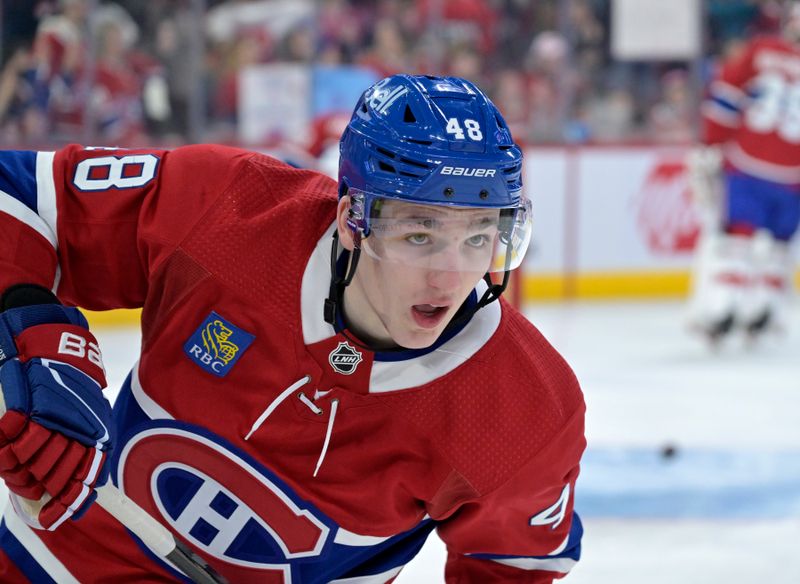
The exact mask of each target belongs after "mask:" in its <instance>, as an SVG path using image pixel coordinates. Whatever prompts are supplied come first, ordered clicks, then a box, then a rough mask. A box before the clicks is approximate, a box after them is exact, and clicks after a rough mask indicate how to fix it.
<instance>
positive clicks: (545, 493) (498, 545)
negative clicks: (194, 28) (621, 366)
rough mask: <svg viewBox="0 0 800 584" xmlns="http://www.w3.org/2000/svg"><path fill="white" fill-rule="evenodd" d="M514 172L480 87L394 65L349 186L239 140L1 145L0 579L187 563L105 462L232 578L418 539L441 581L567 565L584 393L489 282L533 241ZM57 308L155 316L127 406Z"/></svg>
mask: <svg viewBox="0 0 800 584" xmlns="http://www.w3.org/2000/svg"><path fill="white" fill-rule="evenodd" d="M521 166H522V155H521V152H520V150H519V149H518V148H517V146H516V145H515V144H514V142H513V141H512V138H511V135H510V134H509V132H508V129H507V127H506V125H505V122H504V121H503V118H502V117H501V115H500V113H499V112H498V111H497V110H496V109H495V107H494V105H493V104H492V103H491V102H490V101H489V100H488V99H487V98H486V96H485V95H484V94H483V93H482V92H481V91H480V90H479V89H478V88H476V87H475V86H474V85H472V84H471V83H469V82H467V81H464V80H462V79H457V78H434V77H412V76H406V75H397V76H393V77H389V78H386V79H384V80H382V81H380V82H378V83H377V84H376V85H374V86H372V87H371V88H369V89H368V90H367V91H366V92H365V93H364V95H363V97H362V98H361V99H360V101H359V102H358V104H357V105H356V108H355V111H354V113H353V116H352V119H351V121H350V123H349V125H348V127H347V129H346V131H345V133H344V135H343V137H342V140H341V166H340V177H339V185H338V197H337V185H336V183H335V182H334V181H332V180H331V179H329V178H327V177H325V176H323V175H321V174H318V173H315V172H311V171H306V170H299V169H296V168H291V167H289V166H287V165H285V164H282V163H280V162H278V161H277V160H275V159H272V158H269V157H266V156H264V155H260V154H255V153H250V152H245V151H241V150H237V149H231V148H226V147H218V146H187V147H182V148H177V149H175V150H173V151H162V150H120V149H116V150H104V149H85V148H81V147H78V146H69V147H67V148H65V149H63V150H61V151H59V152H56V153H47V152H39V153H34V152H3V153H2V154H0V243H2V245H1V246H0V249H2V250H3V252H2V255H0V257H1V258H2V260H0V262H1V263H0V284H2V289H4V290H6V292H5V294H4V295H3V298H2V302H3V308H4V309H5V311H4V312H2V313H1V314H0V361H2V362H3V365H2V367H0V383H2V396H3V398H4V401H5V407H6V409H7V413H6V414H5V415H4V416H3V417H2V418H0V433H1V434H0V476H2V478H3V479H4V480H5V481H6V484H7V485H8V487H9V489H10V491H11V499H12V503H13V504H12V505H10V506H9V507H8V508H7V510H6V512H5V515H4V518H3V523H2V528H1V529H0V548H2V551H0V581H2V582H19V581H25V579H26V578H27V579H30V580H32V581H34V582H37V583H42V582H76V581H78V582H100V581H102V582H137V583H138V582H168V581H181V577H180V575H179V574H178V573H177V572H176V571H175V570H174V569H173V568H172V567H171V566H170V565H167V564H166V563H165V562H163V561H161V560H160V559H159V558H158V557H157V556H156V555H155V554H153V553H152V552H151V551H150V550H148V549H147V548H145V547H144V546H143V545H142V544H141V542H139V541H138V540H136V538H135V537H133V536H132V535H130V534H129V533H128V532H127V531H126V530H125V529H124V528H123V527H121V526H120V525H119V524H118V523H116V522H115V521H114V520H113V519H112V518H111V516H110V515H109V514H108V513H106V512H105V511H104V510H103V509H102V508H100V507H99V506H98V505H92V504H91V503H92V500H93V497H92V493H93V490H94V487H95V486H96V485H99V484H101V483H102V482H103V481H104V480H105V478H106V476H110V478H111V480H113V482H114V483H115V484H116V485H117V486H118V488H119V489H120V490H121V491H123V492H124V493H125V494H126V495H127V496H128V497H130V498H131V499H133V500H135V501H136V502H138V503H139V505H141V506H142V507H143V508H144V509H145V510H146V511H148V512H149V513H151V514H152V515H153V516H155V517H156V518H158V519H159V520H160V521H161V522H163V523H164V524H165V525H168V526H169V527H170V528H171V529H173V530H174V531H175V532H177V533H178V534H179V535H180V537H182V538H183V539H184V540H186V541H187V542H189V543H190V545H192V546H193V548H194V549H195V550H196V551H197V553H198V554H200V555H201V556H202V557H203V558H204V559H205V560H207V561H208V563H209V564H210V565H211V566H212V567H213V568H214V569H216V571H217V572H219V573H220V574H221V575H222V576H224V577H225V578H226V579H227V580H228V581H229V582H235V583H249V582H259V583H264V582H276V583H283V582H286V583H289V582H292V583H300V582H303V583H306V582H320V583H321V582H341V583H347V582H349V583H355V582H370V583H372V582H375V583H378V582H391V581H392V580H393V579H394V578H395V577H396V575H397V574H398V573H399V572H400V570H401V569H402V568H403V566H404V565H405V564H406V563H408V562H409V561H410V560H411V559H412V558H413V557H414V555H415V554H416V553H417V552H418V551H419V549H420V548H421V546H422V545H423V543H424V541H425V539H426V537H427V536H428V534H429V533H430V532H431V531H432V530H434V529H436V530H437V531H438V534H439V536H440V537H441V538H442V539H443V540H444V542H445V543H446V545H447V548H448V560H447V566H446V569H445V571H446V580H447V581H448V582H480V583H484V582H535V583H544V582H551V581H552V580H553V579H554V578H558V577H561V576H563V575H564V574H565V573H566V572H568V571H569V569H570V568H571V567H572V565H573V564H574V563H575V562H576V561H577V560H578V557H579V555H580V538H581V532H582V529H581V524H580V520H579V519H578V516H577V515H576V514H575V513H574V512H573V501H574V499H573V496H574V492H575V480H576V477H577V475H578V465H579V460H580V457H581V453H582V451H583V449H584V446H585V440H584V435H583V419H584V402H583V398H582V394H581V391H580V389H579V386H578V383H577V381H576V379H575V377H574V375H573V373H572V371H571V370H570V368H569V367H568V366H567V364H566V363H565V362H564V360H563V359H562V358H561V357H560V356H559V355H558V353H557V352H556V351H555V350H554V349H553V348H552V347H551V346H550V345H549V344H548V343H547V341H546V340H545V339H544V338H543V337H542V335H541V334H540V333H539V332H538V331H537V330H536V328H535V327H534V326H532V325H531V324H530V323H529V322H528V321H527V320H526V319H525V318H524V317H523V316H522V315H521V314H520V313H519V312H517V311H516V310H514V309H513V308H512V307H510V306H509V305H508V304H506V303H505V301H504V300H502V299H499V301H498V297H499V296H500V294H501V293H502V291H503V287H504V283H502V284H492V283H491V280H490V279H489V277H488V276H489V274H490V273H491V272H500V275H501V276H502V275H505V277H506V278H507V276H508V272H509V271H510V270H512V269H513V268H515V267H516V266H518V265H519V264H520V262H521V261H522V258H523V256H524V254H525V250H526V247H527V245H528V241H529V237H530V228H531V209H530V203H529V202H528V200H527V199H526V198H525V196H524V195H523V194H522V184H521V178H520V177H521ZM73 305H77V306H82V307H86V308H89V309H94V310H105V309H112V308H117V307H137V306H140V307H143V312H142V348H141V354H140V356H139V360H138V362H137V363H136V364H135V365H134V367H133V370H132V372H131V374H130V376H129V378H128V379H127V381H126V383H125V385H124V387H123V388H122V390H121V393H120V394H119V396H118V398H117V400H116V402H115V404H114V409H113V413H112V412H110V411H109V407H108V404H107V403H106V402H105V400H104V399H103V398H102V394H101V391H100V387H101V386H102V385H104V379H103V368H102V361H101V358H100V352H99V349H98V347H97V345H96V342H95V340H94V338H93V337H92V335H91V333H90V332H89V330H88V328H87V325H86V322H85V320H84V319H83V318H82V316H81V315H80V313H79V312H78V310H77V309H76V308H70V307H68V306H73ZM31 499H33V500H38V499H40V502H39V506H40V508H41V509H40V510H37V511H35V512H31V511H30V509H38V508H39V507H31V506H26V505H25V504H24V503H25V500H31ZM79 516H80V519H78V520H76V518H78V517H79Z"/></svg>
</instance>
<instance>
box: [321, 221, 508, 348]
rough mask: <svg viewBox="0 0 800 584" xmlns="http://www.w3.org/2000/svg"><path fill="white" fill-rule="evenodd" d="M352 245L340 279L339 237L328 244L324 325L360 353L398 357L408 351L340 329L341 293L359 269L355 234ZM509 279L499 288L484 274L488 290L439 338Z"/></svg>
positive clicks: (498, 293) (465, 319) (464, 320)
mask: <svg viewBox="0 0 800 584" xmlns="http://www.w3.org/2000/svg"><path fill="white" fill-rule="evenodd" d="M354 244H355V245H354V247H353V251H352V252H350V251H349V250H346V249H345V250H343V251H342V253H343V254H345V255H344V258H345V261H347V269H346V270H345V273H344V276H341V275H340V274H339V270H338V269H337V268H338V265H337V264H338V261H339V233H338V231H334V232H333V242H332V244H331V286H330V289H329V290H328V297H327V298H326V299H325V306H324V317H325V322H327V323H328V324H330V325H331V326H333V330H334V331H336V334H340V335H342V336H343V337H344V338H346V339H347V340H348V341H350V342H351V343H353V344H354V345H356V346H357V347H359V348H361V349H366V350H368V351H371V352H373V353H399V352H401V351H407V350H408V349H406V348H404V347H397V348H390V349H381V348H376V347H374V346H371V345H370V344H369V343H367V342H364V341H359V340H358V339H354V338H353V337H352V336H350V335H349V334H347V331H345V330H344V329H343V328H342V326H341V325H340V323H341V322H344V317H343V315H344V313H343V311H342V306H343V305H344V289H345V288H347V287H348V286H349V285H350V282H352V281H353V276H355V273H356V267H358V260H359V258H360V257H361V234H360V233H358V232H356V233H355V234H354ZM510 276H511V272H510V271H508V270H506V271H505V272H503V281H502V282H500V283H499V284H495V283H494V282H492V278H491V276H490V275H489V273H488V272H487V273H486V274H485V275H484V276H483V281H484V282H486V285H487V286H488V288H487V290H486V291H485V292H484V293H483V295H482V296H481V297H480V299H479V300H478V302H476V303H475V304H474V305H473V306H471V307H469V308H465V307H464V305H462V306H461V308H460V309H459V311H458V312H457V313H456V316H455V318H453V320H451V321H450V322H449V323H447V326H446V327H445V328H444V330H443V331H442V335H446V334H447V333H448V332H450V331H451V330H453V329H454V328H457V327H460V326H462V325H463V324H466V323H467V322H468V321H469V320H470V319H471V318H472V316H473V315H474V314H475V313H476V312H478V310H480V309H481V308H483V307H484V306H486V305H488V304H491V303H492V302H494V301H495V300H497V299H498V298H500V296H501V295H502V294H503V292H504V291H505V289H506V287H507V286H508V280H509V278H510ZM465 304H466V301H465ZM340 316H342V318H339V317H340ZM440 336H441V335H440Z"/></svg>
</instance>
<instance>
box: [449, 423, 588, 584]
mask: <svg viewBox="0 0 800 584" xmlns="http://www.w3.org/2000/svg"><path fill="white" fill-rule="evenodd" d="M583 419H584V408H583V407H582V408H581V410H580V411H579V412H577V413H575V414H574V415H573V416H572V418H570V420H569V422H568V423H567V425H566V426H565V428H564V429H563V431H562V432H561V433H560V434H559V435H558V436H557V438H556V439H555V440H554V441H552V442H551V443H550V444H549V445H548V446H546V447H545V448H544V449H543V450H542V451H541V452H539V453H538V454H536V455H535V456H533V457H532V458H531V459H530V460H529V461H528V462H527V463H526V464H524V465H523V467H522V468H521V469H520V470H519V472H518V473H516V474H515V476H514V477H513V478H511V480H509V481H508V482H506V483H505V484H503V485H502V486H501V487H499V488H498V489H496V490H494V491H493V492H491V493H488V494H486V495H484V496H482V497H479V498H477V499H475V500H472V501H469V502H467V503H465V504H463V505H460V506H459V507H457V509H456V510H455V511H454V513H453V514H452V515H451V516H450V517H448V518H446V519H445V520H443V521H441V523H440V524H439V527H438V533H439V536H440V537H441V538H442V540H443V541H444V542H445V544H446V545H447V549H448V558H447V567H446V580H447V582H448V583H450V584H453V583H459V584H467V583H476V584H477V583H483V582H527V583H535V584H545V583H548V584H549V583H551V582H552V581H553V580H554V579H556V578H560V577H562V576H564V575H565V574H566V573H567V572H569V570H570V569H571V568H572V566H574V565H575V563H576V562H577V561H578V559H579V558H580V549H581V547H580V545H581V544H580V542H581V535H582V533H583V528H582V527H581V522H580V518H579V517H578V515H577V513H575V511H574V508H573V507H574V493H575V481H576V479H577V477H578V472H579V461H580V457H581V454H582V453H583V450H584V448H585V444H586V442H585V439H584V422H583Z"/></svg>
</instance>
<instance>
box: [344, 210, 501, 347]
mask: <svg viewBox="0 0 800 584" xmlns="http://www.w3.org/2000/svg"><path fill="white" fill-rule="evenodd" d="M341 211H342V205H341V204H340V213H341ZM345 214H346V211H345ZM381 215H382V217H383V218H385V219H387V218H389V217H391V219H392V220H393V221H394V223H393V225H394V226H395V228H393V229H391V230H386V231H385V232H384V233H381V234H378V233H377V232H375V233H373V234H372V235H370V236H369V237H367V238H365V239H364V240H363V241H362V248H364V251H366V248H367V247H369V246H373V248H380V249H379V250H378V251H377V252H376V251H375V250H374V249H373V250H372V252H369V251H367V253H362V254H361V259H360V260H359V264H358V268H357V269H356V275H355V277H354V278H353V282H352V283H351V284H350V286H349V287H348V288H347V289H346V292H345V301H344V311H345V314H346V316H347V320H348V325H349V326H350V327H351V328H352V329H353V330H354V332H356V333H357V334H358V335H360V336H361V337H363V338H364V339H365V340H368V341H370V342H372V343H376V344H378V345H379V346H386V347H390V346H394V345H399V346H402V347H407V348H410V349H420V348H424V347H428V346H430V345H432V344H433V343H434V342H435V341H436V339H437V338H439V336H440V335H441V333H442V331H443V330H444V328H445V327H446V326H447V324H448V323H449V322H450V321H451V320H452V318H453V316H454V315H455V313H456V312H457V311H458V309H459V308H460V306H461V304H462V303H463V302H464V300H466V298H467V296H468V295H469V293H470V292H471V291H472V290H473V288H475V286H476V285H477V283H478V282H479V281H480V279H481V278H482V277H483V275H484V274H485V273H486V271H487V269H488V268H489V265H490V262H491V259H492V250H493V247H494V240H495V238H496V237H497V216H498V212H497V210H478V209H448V208H444V207H436V206H430V205H414V204H409V203H400V202H393V203H391V206H390V207H388V208H387V207H384V208H383V209H382V210H381ZM341 224H342V222H341V220H340V226H341ZM340 237H342V242H343V244H345V245H346V246H347V245H348V244H347V241H348V240H349V241H350V242H352V239H351V238H349V234H344V235H343V233H342V229H341V227H340Z"/></svg>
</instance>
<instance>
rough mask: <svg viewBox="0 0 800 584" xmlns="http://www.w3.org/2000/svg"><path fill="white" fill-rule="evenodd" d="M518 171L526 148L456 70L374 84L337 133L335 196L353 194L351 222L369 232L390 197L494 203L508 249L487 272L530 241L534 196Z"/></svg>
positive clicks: (507, 264)
mask: <svg viewBox="0 0 800 584" xmlns="http://www.w3.org/2000/svg"><path fill="white" fill-rule="evenodd" d="M521 177H522V152H521V150H520V148H519V147H518V146H517V145H516V144H515V143H514V141H513V139H512V137H511V133H510V131H509V129H508V126H507V125H506V123H505V120H504V119H503V117H502V115H501V114H500V112H499V111H498V110H497V108H496V107H495V106H494V104H493V103H492V102H491V101H490V100H489V98H488V97H487V96H486V95H485V94H484V93H483V92H482V91H481V90H480V89H478V88H477V87H476V86H475V85H474V84H472V83H470V82H469V81H466V80H464V79H460V78H456V77H432V76H412V75H394V76H391V77H387V78H385V79H383V80H381V81H379V82H377V83H376V84H374V85H373V86H371V87H370V88H369V89H367V90H366V91H365V92H364V94H363V95H362V96H361V98H360V99H359V101H358V103H357V104H356V107H355V110H354V112H353V115H352V118H351V119H350V123H349V124H348V126H347V128H346V129H345V131H344V134H343V136H342V139H341V141H340V158H339V195H340V196H342V195H344V194H348V195H350V196H351V197H353V201H354V202H353V212H351V216H350V221H349V225H350V227H351V229H353V230H358V231H360V232H361V234H363V235H364V236H368V235H370V233H371V232H372V231H373V230H374V227H375V226H376V220H375V217H376V213H375V212H374V210H375V209H376V207H377V208H380V203H382V202H383V201H385V200H387V199H388V200H399V201H404V202H407V203H416V204H423V205H444V206H448V207H465V208H483V209H499V210H500V216H501V222H502V223H504V225H505V226H504V227H503V228H502V229H501V231H502V232H503V233H504V235H503V236H502V237H501V239H502V248H503V249H504V250H505V251H503V252H502V253H501V254H499V255H497V254H496V257H501V256H502V259H501V260H500V261H499V262H498V261H497V260H496V259H495V260H494V261H493V262H492V266H493V267H492V268H490V269H489V270H488V271H507V270H509V269H513V268H515V267H517V266H518V265H519V264H520V263H521V261H522V257H523V256H524V254H525V250H526V249H527V246H528V242H529V240H530V203H529V202H528V200H527V199H526V198H525V197H524V196H523V195H522V178H521ZM376 203H378V204H377V205H376ZM509 244H510V245H509ZM367 251H369V248H367Z"/></svg>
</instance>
